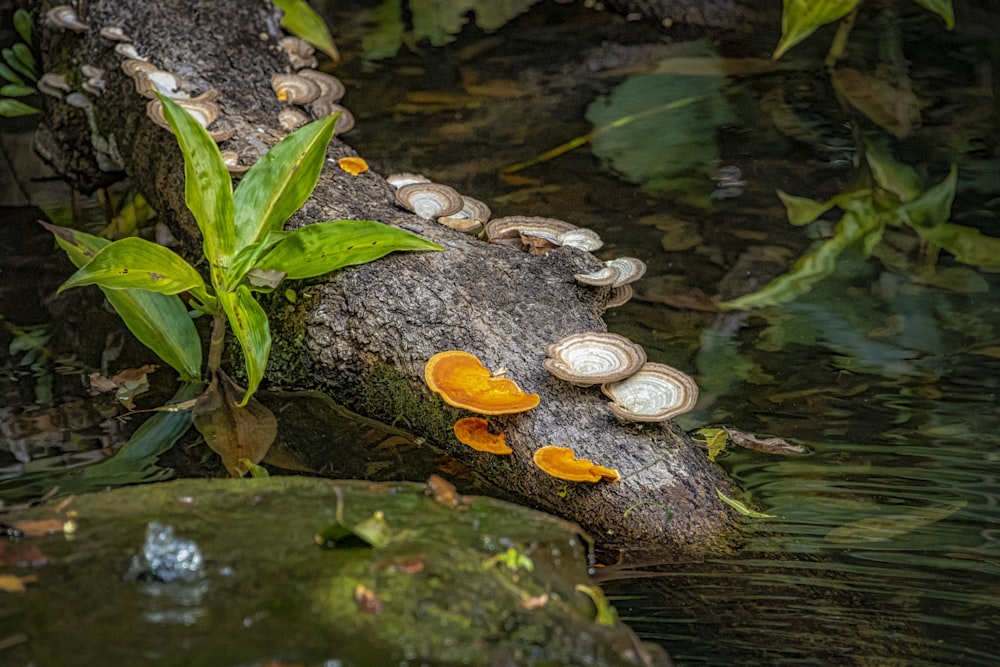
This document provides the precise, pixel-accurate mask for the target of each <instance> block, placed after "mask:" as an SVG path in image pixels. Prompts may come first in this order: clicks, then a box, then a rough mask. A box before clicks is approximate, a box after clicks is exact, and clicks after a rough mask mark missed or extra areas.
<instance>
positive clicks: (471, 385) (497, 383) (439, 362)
mask: <svg viewBox="0 0 1000 667" xmlns="http://www.w3.org/2000/svg"><path fill="white" fill-rule="evenodd" d="M424 380H425V381H426V382H427V386H428V387H430V388H431V391H435V392H437V393H439V394H441V398H443V399H444V402H445V403H447V404H448V405H451V406H454V407H456V408H464V409H466V410H471V411H472V412H477V413H479V414H481V415H509V414H514V413H515V412H524V411H525V410H530V409H532V408H534V407H536V406H537V405H538V401H539V398H538V394H526V393H524V392H523V391H521V389H520V387H518V386H517V383H515V382H514V381H513V380H510V379H508V378H505V377H496V376H494V375H493V374H492V373H490V371H489V369H488V368H486V367H485V366H483V364H482V362H480V361H479V359H477V358H476V357H475V356H474V355H471V354H469V353H468V352H460V351H458V350H448V351H447V352H438V353H437V354H435V355H434V356H433V357H431V358H430V359H429V360H428V361H427V365H426V366H424Z"/></svg>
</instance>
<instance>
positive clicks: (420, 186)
mask: <svg viewBox="0 0 1000 667" xmlns="http://www.w3.org/2000/svg"><path fill="white" fill-rule="evenodd" d="M396 203H397V204H399V205H400V206H402V207H403V208H405V209H406V210H407V211H412V212H413V213H416V214H417V215H419V216H420V217H421V218H424V219H425V220H436V219H438V218H443V217H446V216H449V215H455V214H456V213H458V212H459V211H461V210H462V205H463V201H462V195H460V194H458V192H457V191H456V190H455V189H454V188H452V187H449V186H447V185H442V184H440V183H410V184H408V185H402V186H400V187H399V188H397V189H396Z"/></svg>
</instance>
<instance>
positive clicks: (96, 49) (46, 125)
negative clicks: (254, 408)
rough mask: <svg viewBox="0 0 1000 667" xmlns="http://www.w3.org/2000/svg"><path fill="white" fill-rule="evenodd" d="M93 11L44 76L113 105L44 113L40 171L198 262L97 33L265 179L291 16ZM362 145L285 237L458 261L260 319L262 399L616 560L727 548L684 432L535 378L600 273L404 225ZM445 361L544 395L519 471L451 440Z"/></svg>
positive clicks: (367, 273) (334, 289)
mask: <svg viewBox="0 0 1000 667" xmlns="http://www.w3.org/2000/svg"><path fill="white" fill-rule="evenodd" d="M83 6H84V7H85V14H84V15H83V16H82V17H81V19H82V20H83V21H85V22H86V23H87V24H88V25H89V26H90V29H89V30H86V31H82V32H71V31H67V30H63V29H58V28H54V27H52V26H49V25H46V22H45V19H44V11H45V10H46V9H48V7H49V5H48V4H47V3H46V4H45V5H44V6H43V8H41V9H39V10H38V14H37V15H36V19H37V20H36V23H37V25H38V35H39V44H40V46H41V51H42V67H43V69H44V70H45V71H54V72H61V73H64V74H66V75H67V77H68V79H69V80H70V82H71V84H72V85H73V86H74V88H76V89H79V88H80V86H81V84H82V83H83V81H84V78H83V77H82V75H81V73H80V66H81V65H83V64H85V63H86V64H91V65H96V66H98V67H101V68H103V69H104V70H105V71H106V75H105V78H106V82H105V90H104V93H103V94H102V95H101V96H98V97H94V96H90V99H91V101H92V103H93V107H92V108H90V109H87V110H84V109H80V108H77V107H73V106H70V105H67V104H65V103H64V102H60V101H58V100H55V99H52V98H49V99H48V100H47V102H46V106H47V109H46V114H45V120H44V122H43V127H42V129H41V131H40V139H39V147H40V152H42V153H43V154H44V155H45V156H46V157H47V159H48V160H49V161H50V162H52V163H53V164H54V165H56V166H57V168H59V169H60V170H61V172H62V173H64V174H65V175H66V176H67V178H69V179H70V180H72V181H74V182H75V183H76V184H78V185H79V186H80V187H81V188H83V189H93V188H94V187H97V186H99V185H101V184H102V183H105V182H108V181H110V180H112V179H114V178H118V177H120V175H121V174H120V173H109V172H108V171H107V170H108V169H112V170H113V169H115V168H116V165H117V166H118V167H119V168H120V169H121V170H122V171H124V172H125V173H126V174H127V175H128V176H129V177H130V178H131V179H132V180H133V181H134V183H135V185H136V186H137V187H138V188H139V189H140V191H141V192H143V193H144V194H145V195H146V197H147V198H148V199H149V201H150V202H151V203H152V204H153V206H154V207H155V208H156V210H157V211H158V212H159V214H160V217H161V219H162V220H164V221H166V222H167V223H168V224H169V225H170V226H171V227H172V228H173V230H174V232H175V234H176V235H177V236H178V238H180V239H181V240H182V245H183V249H184V251H185V252H186V254H187V255H188V256H189V257H190V258H192V259H196V258H197V256H198V255H199V245H200V244H199V243H198V239H197V228H196V226H195V224H194V221H193V219H192V218H191V216H190V214H189V213H188V212H187V210H186V208H185V205H184V183H183V178H184V169H183V166H182V160H181V155H180V151H179V149H178V147H177V144H176V141H175V139H174V137H173V136H172V135H171V134H170V133H169V132H168V131H166V130H164V129H163V128H162V127H158V126H156V125H154V124H153V123H152V122H151V121H150V119H149V118H148V117H147V115H146V103H147V100H146V99H145V98H143V97H141V96H140V95H139V94H137V93H136V91H135V88H134V86H133V84H132V81H131V80H130V79H129V78H128V77H126V76H125V75H124V74H123V73H122V70H121V68H120V64H121V62H122V60H123V56H121V55H119V54H117V53H116V52H115V48H114V47H115V43H114V42H111V41H109V40H107V39H104V38H102V37H100V36H99V34H98V30H99V28H101V27H103V26H109V25H114V26H119V27H120V28H122V29H123V30H124V31H125V32H126V33H127V34H128V35H130V36H131V37H132V39H133V42H132V44H133V45H134V47H135V48H136V50H137V51H138V53H139V54H140V55H141V56H143V57H145V58H148V59H149V60H150V61H151V62H153V63H154V64H155V65H157V66H158V67H160V68H162V69H165V70H168V71H171V72H175V73H177V74H179V75H180V76H182V77H183V78H184V79H185V80H186V81H187V82H188V84H189V85H190V86H191V87H192V89H193V91H194V92H203V91H205V90H209V89H217V90H218V91H219V93H220V95H219V104H220V106H221V109H222V117H221V118H220V119H219V120H218V121H216V124H215V125H214V126H213V129H215V128H219V129H227V128H228V129H232V130H234V131H235V133H234V136H233V137H232V138H231V139H229V140H228V141H226V142H224V145H223V148H224V149H226V150H234V151H236V152H237V153H239V154H240V156H241V159H242V160H243V161H244V162H252V160H253V159H254V158H255V157H256V156H258V155H260V154H261V153H262V152H264V151H266V150H267V148H268V147H270V146H272V145H273V144H274V143H275V142H276V141H278V140H279V139H280V138H281V137H282V136H284V135H285V132H284V131H283V130H281V129H280V126H279V123H278V113H279V112H280V111H281V110H282V108H283V104H282V103H281V102H279V101H278V100H277V99H276V98H275V95H274V93H273V91H272V90H271V85H270V81H271V75H272V74H274V73H275V72H287V71H292V70H291V66H290V64H289V61H288V58H287V56H286V54H285V53H284V52H283V51H282V50H281V48H280V47H279V45H278V40H279V39H280V38H281V37H283V36H284V34H283V33H282V31H281V29H280V27H279V25H280V18H281V15H280V13H279V12H278V11H277V10H275V9H274V8H273V7H272V6H271V4H270V3H268V2H265V1H262V0H252V1H237V0H204V1H191V0H163V1H162V2H156V3H148V2H144V1H142V0H115V1H110V0H93V1H91V2H87V3H86V4H85V5H83ZM363 94H364V91H363V90H354V91H348V95H347V98H346V99H345V103H346V105H347V106H348V107H349V106H350V97H351V95H363ZM345 142H347V143H345ZM349 142H350V135H349V134H348V135H347V136H346V137H345V138H344V140H343V141H341V140H340V139H339V138H336V139H334V141H333V142H332V144H331V145H330V148H329V154H328V157H329V158H330V159H329V161H328V165H327V167H326V168H325V169H324V171H323V174H322V176H321V178H320V183H319V186H318V187H317V189H316V192H315V193H314V196H313V197H312V198H311V199H310V200H309V201H308V202H307V203H306V205H305V206H304V207H303V208H302V209H301V210H300V211H299V212H298V213H297V214H296V215H295V216H294V217H293V218H292V220H291V221H290V222H289V225H290V226H292V227H297V226H301V225H304V224H308V223H310V222H315V221H321V220H335V219H343V218H346V219H370V220H379V221H382V222H385V223H388V224H392V225H398V226H400V227H404V228H406V229H409V230H411V231H414V232H416V233H419V234H421V235H423V236H425V237H426V238H428V239H431V240H433V241H435V242H437V243H439V244H441V245H442V246H444V247H445V248H446V251H445V252H425V253H414V254H405V255H404V254H397V255H393V256H389V257H387V258H385V259H382V260H379V261H377V262H374V263H372V264H369V265H365V266H359V267H353V268H349V269H345V270H342V271H340V272H337V273H336V274H334V275H332V276H330V277H329V278H328V279H326V280H323V281H314V282H313V283H312V284H309V285H297V286H295V287H296V288H297V291H298V297H299V298H298V299H297V300H296V303H295V304H294V305H290V304H289V303H288V302H287V301H285V300H284V299H283V298H281V297H280V296H275V297H274V298H273V299H271V301H270V303H269V304H267V305H266V307H268V308H269V311H270V316H271V321H272V325H273V326H274V330H275V336H274V337H275V341H274V348H273V352H272V359H271V363H270V364H269V367H268V374H267V377H266V382H270V383H272V384H277V385H283V386H295V387H304V388H312V389H321V390H323V391H326V392H327V393H329V394H330V395H331V396H332V397H333V398H334V399H335V400H337V401H339V402H341V403H343V404H344V405H346V406H348V407H350V408H352V409H354V410H356V411H358V412H360V413H362V414H364V415H366V416H368V417H372V418H376V419H382V420H386V421H398V420H400V419H402V420H403V423H405V424H407V428H408V429H410V430H411V431H412V432H413V433H415V434H416V435H418V436H421V437H426V438H427V439H428V441H429V442H431V443H432V444H434V445H436V446H438V447H440V448H442V449H445V450H447V451H448V452H449V453H450V454H452V455H453V456H455V457H457V458H458V459H460V460H461V461H462V462H463V463H465V464H466V465H467V466H468V468H470V469H471V470H472V471H473V473H474V474H475V475H476V476H477V477H479V478H481V479H484V480H486V481H488V482H489V483H490V484H492V485H495V487H497V488H498V489H502V490H503V491H504V492H505V493H506V495H507V497H509V498H510V497H512V498H515V499H519V500H520V501H522V502H524V503H526V504H528V505H531V506H534V507H537V508H542V509H545V510H548V511H550V512H553V513H555V514H557V515H560V516H563V517H566V518H568V519H571V520H574V521H577V522H579V523H580V524H581V525H582V526H583V527H584V528H585V529H586V530H587V531H588V532H590V533H591V534H592V535H593V536H594V537H595V538H596V539H597V540H598V542H599V543H601V544H602V545H603V546H605V547H611V548H614V547H628V548H629V549H630V550H636V549H638V550H641V551H643V552H648V551H653V552H661V553H671V552H675V553H676V552H684V553H691V552H701V551H706V550H709V551H710V550H714V549H718V548H722V545H724V544H725V543H726V542H727V537H726V536H727V534H728V533H729V531H730V528H731V516H730V512H731V510H729V509H728V508H727V507H726V506H725V505H724V504H723V503H721V502H720V501H719V499H718V497H717V495H716V489H719V490H722V491H723V492H724V493H727V494H728V495H730V496H733V495H736V493H737V492H736V491H734V489H733V488H732V485H731V482H730V481H729V480H728V479H727V477H726V476H725V475H724V473H723V472H722V471H721V470H720V469H719V468H718V467H717V466H716V465H715V464H713V463H711V462H709V461H708V460H707V459H706V457H705V453H704V450H703V449H702V448H701V447H699V446H697V445H696V444H694V443H692V442H691V441H690V440H689V439H688V438H687V436H686V435H685V434H684V433H683V432H682V431H681V429H680V428H678V427H677V425H676V424H674V423H665V424H652V425H649V424H647V425H639V424H634V423H627V422H623V421H621V420H619V419H618V418H616V417H614V416H613V415H612V413H611V412H610V411H609V409H608V405H607V399H605V398H604V397H603V396H602V395H601V393H600V392H599V391H598V390H597V389H596V388H580V387H575V386H572V385H569V384H567V383H565V382H562V381H559V380H557V379H555V378H553V377H552V376H550V375H549V374H548V373H547V372H546V371H544V370H543V369H542V367H541V361H542V359H544V357H545V347H546V345H548V344H549V343H551V342H553V341H556V340H558V339H560V338H562V337H563V336H565V335H567V334H570V333H573V332H578V331H595V330H604V329H605V328H606V326H605V323H604V322H603V321H602V319H601V315H602V313H603V311H604V309H605V304H606V303H607V300H608V298H609V291H608V290H607V289H606V288H605V289H603V290H602V289H594V288H590V287H584V286H581V285H578V284H577V283H576V282H575V281H574V279H573V274H575V273H580V272H586V271H591V270H594V269H596V268H598V267H599V266H600V262H599V261H598V260H597V259H596V258H595V257H593V256H592V255H590V254H589V253H586V252H582V251H578V250H574V249H569V248H563V249H559V250H554V251H551V252H549V253H548V254H545V255H528V254H525V253H521V252H519V251H515V250H513V249H511V248H509V247H504V246H499V245H491V244H488V243H484V242H482V241H479V240H476V239H474V238H471V237H469V236H467V235H463V234H460V233H458V232H455V231H452V230H450V229H447V228H445V227H443V226H440V225H437V224H436V223H428V222H426V221H424V220H422V219H420V218H417V217H416V216H414V215H411V214H409V213H407V212H405V211H403V210H401V209H399V208H397V207H396V206H394V204H393V189H392V187H391V186H390V185H388V184H387V183H386V181H385V180H384V179H383V178H382V177H381V176H380V175H378V174H375V173H373V172H367V173H364V174H362V175H360V176H357V177H355V176H351V175H349V174H348V173H346V172H344V171H342V170H340V169H339V168H337V165H336V159H337V158H340V157H345V156H349V155H354V154H355V153H354V152H353V151H352V149H351V148H350V146H349ZM523 213H524V214H526V215H531V214H532V212H531V211H523ZM567 217H569V218H572V216H571V215H570V216H567ZM282 291H283V290H278V293H280V292H282ZM446 349H459V350H465V351H467V352H471V353H473V354H475V355H477V356H478V357H479V358H480V359H481V360H482V361H483V363H484V364H485V365H486V366H487V367H488V368H491V369H498V368H500V367H504V368H506V369H507V370H508V372H509V375H510V377H512V378H514V379H516V381H517V382H518V383H519V384H520V385H521V386H522V387H524V388H526V389H527V390H529V391H532V392H537V393H538V394H540V395H541V405H540V406H539V407H538V408H537V409H535V410H532V411H530V412H527V413H523V414H520V415H514V416H507V417H499V418H495V419H491V423H492V424H493V425H494V426H495V427H497V428H500V429H502V430H503V431H504V432H505V433H506V438H507V443H508V444H509V445H510V447H511V448H512V449H513V454H512V455H510V456H507V457H496V456H493V455H490V454H484V453H479V452H475V451H473V450H471V449H467V448H465V447H464V446H463V445H460V444H459V443H458V442H457V441H456V440H455V439H454V436H453V434H452V431H451V426H452V424H453V423H454V422H455V420H456V419H457V418H459V417H461V416H466V414H467V413H462V412H461V411H459V410H456V409H453V408H450V407H448V406H447V405H445V404H444V403H443V402H442V401H441V399H440V398H438V397H437V396H436V395H434V394H432V393H431V392H430V391H429V390H428V389H427V387H426V386H425V384H424V381H423V367H424V364H425V362H426V361H427V359H428V358H429V357H430V356H431V355H433V354H434V353H435V352H438V351H440V350H446ZM550 444H551V445H561V446H569V447H572V448H573V449H574V451H575V452H576V453H577V455H578V456H580V457H585V458H589V459H591V460H592V461H594V462H595V463H599V464H601V465H604V466H606V467H611V468H615V469H617V470H618V471H620V473H621V476H622V479H621V481H619V482H616V483H599V484H582V483H581V484H574V483H567V482H563V481H561V480H558V479H554V478H551V477H548V476H546V475H545V474H543V473H542V472H540V471H539V470H538V469H537V468H535V466H534V465H533V463H532V453H533V452H534V451H535V450H536V449H538V448H539V447H541V446H543V445H550ZM329 456H330V457H331V458H332V459H335V458H336V457H337V456H338V451H330V452H329ZM633 553H634V551H633Z"/></svg>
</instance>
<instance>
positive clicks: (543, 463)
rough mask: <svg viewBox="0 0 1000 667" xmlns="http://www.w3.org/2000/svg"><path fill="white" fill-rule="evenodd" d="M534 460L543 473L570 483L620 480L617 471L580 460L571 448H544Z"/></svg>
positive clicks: (537, 453) (537, 452)
mask: <svg viewBox="0 0 1000 667" xmlns="http://www.w3.org/2000/svg"><path fill="white" fill-rule="evenodd" d="M533 458H534V461H535V465H536V466H538V467H539V468H541V469H542V471H543V472H545V473H547V474H549V475H552V476H553V477H558V478H559V479H565V480H567V481H569V482H599V481H601V480H602V479H603V480H607V481H609V482H617V481H618V479H619V476H618V471H617V470H612V469H611V468H605V467H604V466H598V465H594V464H593V463H591V462H590V461H588V460H587V459H578V458H576V454H574V453H573V450H572V449H570V448H569V447H554V446H552V445H549V446H547V447H542V448H541V449H539V450H538V451H536V452H535V456H534V457H533Z"/></svg>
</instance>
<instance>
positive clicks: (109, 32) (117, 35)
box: [97, 25, 132, 42]
mask: <svg viewBox="0 0 1000 667" xmlns="http://www.w3.org/2000/svg"><path fill="white" fill-rule="evenodd" d="M97 34H99V35H100V36H101V37H103V38H104V39H106V40H108V41H109V42H131V41H132V38H131V37H129V36H128V34H127V33H126V32H125V31H124V30H122V29H121V27H119V26H116V25H106V26H104V27H103V28H101V29H100V31H98V33H97Z"/></svg>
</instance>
